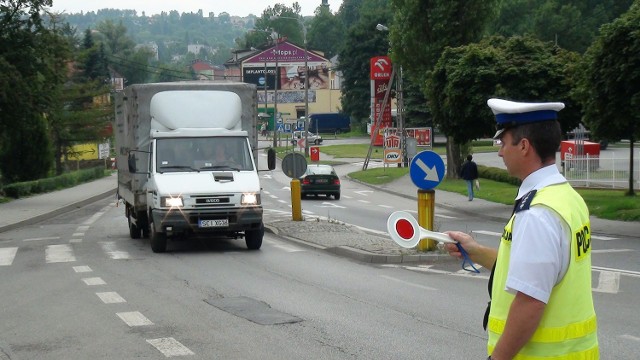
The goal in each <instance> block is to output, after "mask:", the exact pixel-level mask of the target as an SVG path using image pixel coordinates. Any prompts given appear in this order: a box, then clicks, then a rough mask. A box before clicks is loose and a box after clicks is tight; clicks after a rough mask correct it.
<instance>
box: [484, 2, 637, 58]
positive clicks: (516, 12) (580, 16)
mask: <svg viewBox="0 0 640 360" xmlns="http://www.w3.org/2000/svg"><path fill="white" fill-rule="evenodd" d="M632 3H633V0H562V1H560V0H506V1H503V2H502V4H501V7H500V15H499V16H498V18H496V21H494V22H492V23H491V24H490V33H491V34H495V35H503V36H505V37H510V36H514V35H520V36H522V35H527V34H528V35H533V36H535V37H537V38H538V39H540V40H542V41H553V42H555V43H556V44H557V45H559V46H560V47H562V48H565V49H567V50H571V51H577V52H579V53H583V52H584V51H585V50H586V49H587V47H589V45H590V44H591V42H592V41H593V39H594V38H595V36H596V35H597V32H598V28H599V27H600V26H601V25H602V24H606V23H609V22H611V21H613V20H614V19H615V18H617V17H619V16H620V15H621V14H622V13H624V12H625V11H627V10H628V9H629V6H630V5H631V4H632Z"/></svg>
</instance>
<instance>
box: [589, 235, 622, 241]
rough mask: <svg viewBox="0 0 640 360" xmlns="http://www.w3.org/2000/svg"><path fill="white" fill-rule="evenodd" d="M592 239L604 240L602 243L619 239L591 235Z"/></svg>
mask: <svg viewBox="0 0 640 360" xmlns="http://www.w3.org/2000/svg"><path fill="white" fill-rule="evenodd" d="M591 238H592V239H596V240H602V241H611V240H618V238H612V237H608V236H604V235H591Z"/></svg>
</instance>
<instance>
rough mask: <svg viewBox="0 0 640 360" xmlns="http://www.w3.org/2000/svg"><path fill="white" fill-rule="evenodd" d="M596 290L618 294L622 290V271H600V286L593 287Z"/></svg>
mask: <svg viewBox="0 0 640 360" xmlns="http://www.w3.org/2000/svg"><path fill="white" fill-rule="evenodd" d="M592 290H593V291H595V292H601V293H608V294H617V293H618V291H619V290H620V273H619V272H614V271H600V277H599V278H598V287H596V288H593V289H592Z"/></svg>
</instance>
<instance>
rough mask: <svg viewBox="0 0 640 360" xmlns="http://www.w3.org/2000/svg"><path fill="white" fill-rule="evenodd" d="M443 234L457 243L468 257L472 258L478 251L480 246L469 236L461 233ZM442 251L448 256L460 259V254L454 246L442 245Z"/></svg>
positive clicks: (446, 232)
mask: <svg viewBox="0 0 640 360" xmlns="http://www.w3.org/2000/svg"><path fill="white" fill-rule="evenodd" d="M445 234H447V235H449V237H451V238H452V239H453V240H455V241H457V242H458V243H459V244H460V245H461V246H462V247H463V248H464V250H465V251H466V252H467V253H468V254H469V256H473V255H474V254H475V253H476V252H477V251H478V248H479V246H480V245H479V244H478V242H476V240H475V239H474V238H473V237H472V236H471V235H469V234H467V233H463V232H462V231H445ZM444 249H445V250H446V251H447V252H448V253H449V255H451V256H453V257H456V258H458V259H462V253H461V252H460V249H458V247H457V246H456V244H444Z"/></svg>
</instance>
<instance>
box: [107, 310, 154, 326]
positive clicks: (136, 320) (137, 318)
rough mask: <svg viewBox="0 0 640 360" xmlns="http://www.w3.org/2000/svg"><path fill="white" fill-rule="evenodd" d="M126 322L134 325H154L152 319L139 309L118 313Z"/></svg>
mask: <svg viewBox="0 0 640 360" xmlns="http://www.w3.org/2000/svg"><path fill="white" fill-rule="evenodd" d="M116 315H118V317H119V318H120V319H122V321H124V322H125V324H127V325H129V326H131V327H134V326H149V325H153V323H152V322H151V320H149V319H147V318H146V317H145V316H144V315H142V313H141V312H139V311H128V312H119V313H116Z"/></svg>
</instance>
